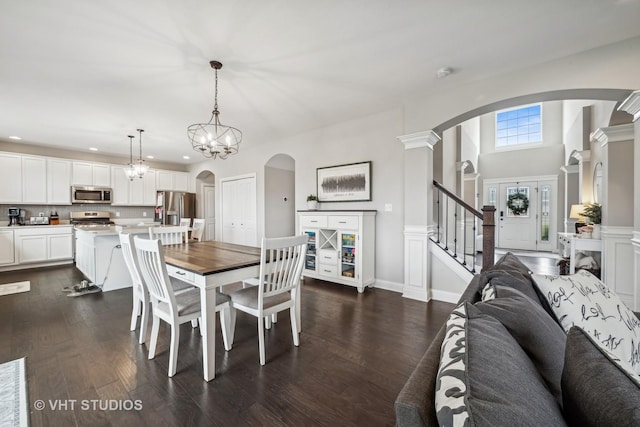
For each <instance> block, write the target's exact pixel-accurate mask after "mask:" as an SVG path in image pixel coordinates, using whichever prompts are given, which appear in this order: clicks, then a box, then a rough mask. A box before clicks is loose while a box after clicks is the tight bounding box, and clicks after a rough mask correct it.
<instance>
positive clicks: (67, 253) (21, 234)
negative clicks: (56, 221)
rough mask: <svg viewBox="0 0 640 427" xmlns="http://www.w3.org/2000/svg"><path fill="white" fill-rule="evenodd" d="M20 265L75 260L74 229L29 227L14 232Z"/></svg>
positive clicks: (17, 258)
mask: <svg viewBox="0 0 640 427" xmlns="http://www.w3.org/2000/svg"><path fill="white" fill-rule="evenodd" d="M14 239H15V257H16V262H17V263H18V264H29V263H40V262H50V261H61V260H71V259H73V227H72V226H65V225H61V226H51V227H45V226H42V227H28V228H20V229H16V230H14Z"/></svg>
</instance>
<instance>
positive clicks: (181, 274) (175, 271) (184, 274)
mask: <svg viewBox="0 0 640 427" xmlns="http://www.w3.org/2000/svg"><path fill="white" fill-rule="evenodd" d="M167 272H168V273H169V276H171V277H175V278H176V279H180V280H183V281H185V282H190V283H193V280H194V273H193V272H192V271H187V270H183V269H181V268H178V267H174V266H173V265H167Z"/></svg>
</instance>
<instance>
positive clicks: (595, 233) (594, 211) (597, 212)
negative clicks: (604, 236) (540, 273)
mask: <svg viewBox="0 0 640 427" xmlns="http://www.w3.org/2000/svg"><path fill="white" fill-rule="evenodd" d="M582 215H584V216H586V217H587V218H589V222H590V223H592V224H593V230H592V237H593V238H594V239H599V238H600V223H601V222H602V205H600V204H598V203H585V205H584V210H583V211H582Z"/></svg>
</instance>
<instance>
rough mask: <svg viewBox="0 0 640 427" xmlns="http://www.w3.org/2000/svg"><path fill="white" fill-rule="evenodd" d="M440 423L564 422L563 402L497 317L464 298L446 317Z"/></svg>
mask: <svg viewBox="0 0 640 427" xmlns="http://www.w3.org/2000/svg"><path fill="white" fill-rule="evenodd" d="M435 389H436V393H435V407H436V416H437V418H438V423H439V424H440V425H441V426H468V425H472V426H473V425H487V426H512V425H518V426H529V425H530V426H536V427H537V426H541V425H549V426H563V425H566V424H565V422H564V419H563V417H562V412H561V410H560V405H559V404H558V402H557V401H556V399H555V398H554V396H553V395H552V394H551V392H550V391H549V390H548V388H547V386H546V384H545V382H544V380H543V379H542V378H541V377H540V374H539V373H538V371H537V370H536V367H535V366H534V364H533V362H532V361H531V360H530V358H529V357H528V356H527V354H526V353H525V351H524V350H523V349H522V348H521V347H520V345H519V344H518V343H517V341H516V340H515V339H514V338H513V337H512V336H511V334H510V333H509V331H507V329H506V328H505V327H504V326H503V325H502V323H500V322H499V321H498V320H496V319H494V318H493V317H491V316H488V315H485V314H483V313H482V312H481V311H480V310H478V308H477V307H475V306H473V305H472V304H470V303H468V302H465V303H462V304H460V305H459V306H458V307H456V308H455V309H454V310H453V311H452V313H451V315H450V316H449V319H448V321H447V323H446V333H445V338H444V341H443V342H442V346H441V356H440V366H439V368H438V374H437V377H436V387H435Z"/></svg>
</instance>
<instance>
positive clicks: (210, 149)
mask: <svg viewBox="0 0 640 427" xmlns="http://www.w3.org/2000/svg"><path fill="white" fill-rule="evenodd" d="M209 65H211V68H213V69H214V70H215V76H216V80H215V83H216V86H215V103H214V105H213V112H212V113H211V118H210V119H209V121H208V122H207V123H196V124H193V125H191V126H189V127H188V128H187V135H188V137H189V142H191V146H192V147H193V149H194V150H195V151H197V152H199V153H200V154H202V155H203V156H204V157H208V158H214V159H217V158H220V159H226V158H227V157H229V156H230V155H232V154H236V153H237V152H238V148H239V146H240V141H242V132H240V130H238V129H236V128H234V127H231V126H225V125H223V124H222V123H220V117H219V116H220V111H219V110H218V70H219V69H220V68H222V63H221V62H218V61H210V62H209Z"/></svg>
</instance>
